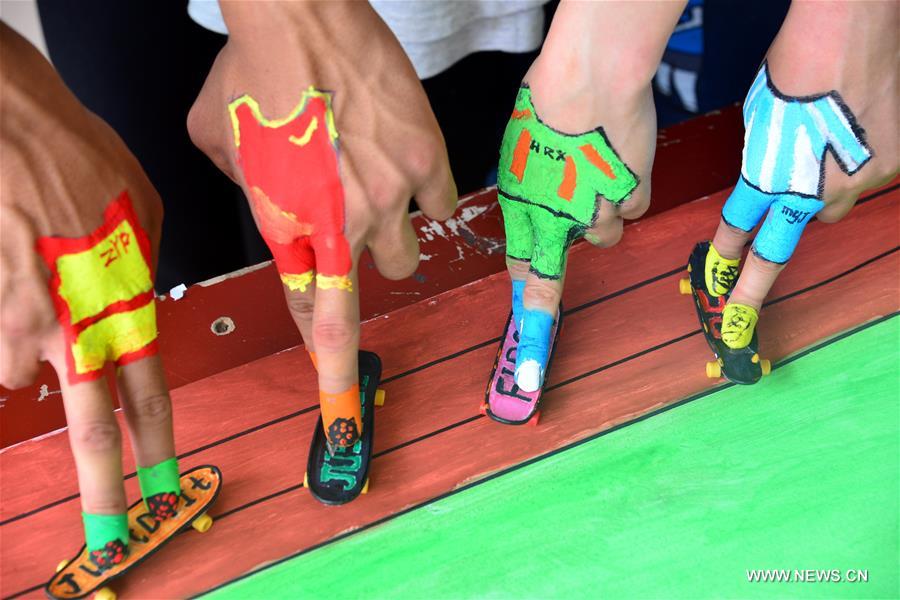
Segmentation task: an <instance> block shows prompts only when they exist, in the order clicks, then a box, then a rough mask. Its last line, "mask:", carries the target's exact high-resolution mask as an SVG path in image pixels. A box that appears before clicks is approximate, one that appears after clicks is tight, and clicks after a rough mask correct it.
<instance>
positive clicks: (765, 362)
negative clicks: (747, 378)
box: [759, 358, 772, 376]
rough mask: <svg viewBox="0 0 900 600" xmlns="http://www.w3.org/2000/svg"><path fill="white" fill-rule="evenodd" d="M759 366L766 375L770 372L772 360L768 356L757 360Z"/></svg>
mask: <svg viewBox="0 0 900 600" xmlns="http://www.w3.org/2000/svg"><path fill="white" fill-rule="evenodd" d="M759 366H760V368H762V374H763V376H765V375H768V374H769V373H771V372H772V362H771V361H770V360H769V359H768V358H764V359H762V360H761V361H760V362H759Z"/></svg>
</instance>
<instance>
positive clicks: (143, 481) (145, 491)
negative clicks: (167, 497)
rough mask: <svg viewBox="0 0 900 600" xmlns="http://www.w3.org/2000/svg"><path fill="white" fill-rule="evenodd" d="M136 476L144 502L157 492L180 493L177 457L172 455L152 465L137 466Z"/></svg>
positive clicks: (177, 494)
mask: <svg viewBox="0 0 900 600" xmlns="http://www.w3.org/2000/svg"><path fill="white" fill-rule="evenodd" d="M137 476H138V482H139V483H140V485H141V496H142V497H143V498H144V501H145V502H146V501H147V498H150V497H151V496H155V495H157V494H175V495H176V496H179V495H181V478H180V477H179V475H178V459H177V458H175V457H174V456H173V457H172V458H169V459H166V460H164V461H162V462H161V463H159V464H157V465H153V466H152V467H138V468H137Z"/></svg>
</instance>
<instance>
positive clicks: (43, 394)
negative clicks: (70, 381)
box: [37, 383, 62, 402]
mask: <svg viewBox="0 0 900 600" xmlns="http://www.w3.org/2000/svg"><path fill="white" fill-rule="evenodd" d="M38 393H39V394H40V395H39V396H38V397H37V401H38V402H43V401H44V400H46V399H47V398H49V397H50V396H52V395H54V394H62V390H53V391H52V392H51V391H50V387H49V386H48V385H47V384H46V383H42V384H41V388H40V389H39V390H38Z"/></svg>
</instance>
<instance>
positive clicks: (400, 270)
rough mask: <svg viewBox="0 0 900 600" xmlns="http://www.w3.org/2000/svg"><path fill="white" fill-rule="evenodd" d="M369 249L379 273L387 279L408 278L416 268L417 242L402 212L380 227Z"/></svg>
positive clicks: (414, 233) (375, 232)
mask: <svg viewBox="0 0 900 600" xmlns="http://www.w3.org/2000/svg"><path fill="white" fill-rule="evenodd" d="M389 218H390V217H389ZM368 246H369V251H370V252H371V254H372V260H374V261H375V267H376V268H377V269H378V272H379V273H381V274H382V275H383V276H384V277H386V278H388V279H403V278H405V277H409V276H410V275H412V274H413V273H414V272H415V270H416V267H417V266H418V265H419V240H418V238H417V237H416V232H415V231H414V230H413V228H412V224H411V223H410V219H409V214H408V213H407V212H406V211H405V210H403V211H397V212H396V214H395V215H394V216H393V218H390V220H388V221H387V222H385V223H382V224H380V225H379V227H378V228H377V229H376V230H375V231H374V232H373V233H372V235H371V236H370V238H369V243H368Z"/></svg>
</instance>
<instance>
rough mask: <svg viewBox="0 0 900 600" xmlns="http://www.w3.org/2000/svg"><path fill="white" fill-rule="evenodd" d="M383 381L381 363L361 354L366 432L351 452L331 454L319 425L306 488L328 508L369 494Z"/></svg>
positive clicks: (337, 450)
mask: <svg viewBox="0 0 900 600" xmlns="http://www.w3.org/2000/svg"><path fill="white" fill-rule="evenodd" d="M380 381H381V359H380V358H378V355H377V354H375V353H374V352H366V351H364V350H360V352H359V401H360V404H362V420H363V431H362V436H360V438H359V440H357V442H356V443H355V444H354V445H353V446H350V447H349V448H343V447H340V446H336V447H333V448H332V450H333V452H332V451H329V447H328V443H327V440H326V437H325V429H324V428H323V427H322V417H321V415H320V416H319V418H318V420H317V421H316V429H315V431H313V437H312V444H311V445H310V448H309V459H308V461H307V464H306V474H305V475H304V476H303V485H304V487H306V488H309V491H310V492H312V495H313V496H314V497H315V498H316V500H318V501H319V502H322V503H324V504H346V503H347V502H350V501H351V500H353V499H354V498H356V497H357V496H359V495H360V494H365V493H366V492H368V491H369V462H370V461H371V459H372V446H373V444H374V439H375V407H376V406H382V405H384V390H379V389H378V384H379V382H380Z"/></svg>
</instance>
